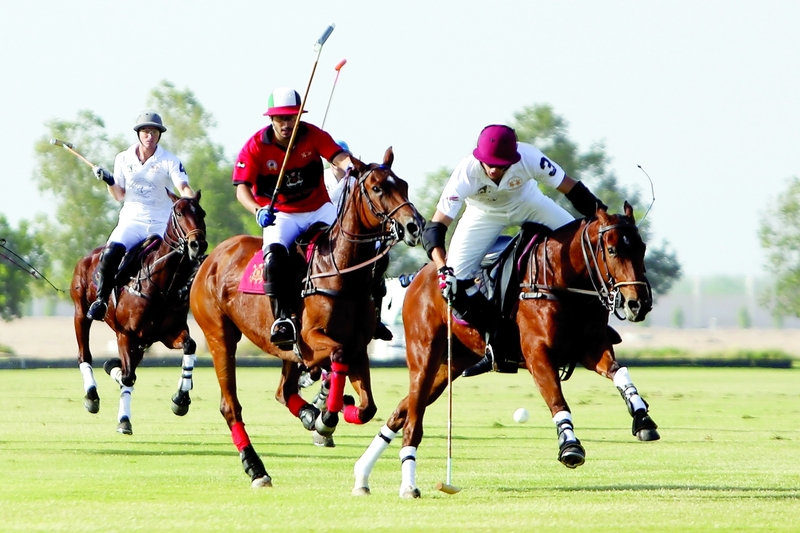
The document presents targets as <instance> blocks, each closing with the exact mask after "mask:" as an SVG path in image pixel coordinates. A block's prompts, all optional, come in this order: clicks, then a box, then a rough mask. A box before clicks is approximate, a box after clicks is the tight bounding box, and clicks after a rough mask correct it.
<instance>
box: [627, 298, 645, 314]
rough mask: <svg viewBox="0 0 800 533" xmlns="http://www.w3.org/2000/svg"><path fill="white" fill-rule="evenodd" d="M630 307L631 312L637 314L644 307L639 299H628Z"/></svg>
mask: <svg viewBox="0 0 800 533" xmlns="http://www.w3.org/2000/svg"><path fill="white" fill-rule="evenodd" d="M628 309H630V310H631V312H633V313H634V314H636V313H638V312H639V311H640V310H641V309H642V306H641V304H640V303H639V300H628Z"/></svg>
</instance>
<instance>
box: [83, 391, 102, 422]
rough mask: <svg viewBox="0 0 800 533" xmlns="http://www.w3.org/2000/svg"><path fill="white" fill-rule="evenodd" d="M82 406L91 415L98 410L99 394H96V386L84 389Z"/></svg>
mask: <svg viewBox="0 0 800 533" xmlns="http://www.w3.org/2000/svg"><path fill="white" fill-rule="evenodd" d="M83 406H84V407H85V408H86V410H87V411H89V412H90V413H92V414H93V415H95V414H97V413H98V411H100V396H99V395H98V394H97V387H92V388H90V389H89V390H88V391H86V396H84V397H83Z"/></svg>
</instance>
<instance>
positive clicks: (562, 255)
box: [353, 202, 659, 498]
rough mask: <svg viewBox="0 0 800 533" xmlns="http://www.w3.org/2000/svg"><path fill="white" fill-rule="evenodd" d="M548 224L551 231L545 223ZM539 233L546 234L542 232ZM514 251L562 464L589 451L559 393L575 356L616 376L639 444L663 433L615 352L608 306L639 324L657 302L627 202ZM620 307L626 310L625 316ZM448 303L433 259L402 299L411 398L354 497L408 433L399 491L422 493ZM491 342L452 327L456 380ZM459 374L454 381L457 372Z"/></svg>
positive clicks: (364, 467) (372, 451)
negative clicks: (418, 477) (425, 437)
mask: <svg viewBox="0 0 800 533" xmlns="http://www.w3.org/2000/svg"><path fill="white" fill-rule="evenodd" d="M544 229H545V230H546V228H544ZM540 237H541V238H540ZM530 243H531V244H530V246H529V247H528V248H527V249H526V250H525V251H524V252H523V253H521V254H520V255H519V257H516V258H514V259H516V260H517V261H518V263H517V264H518V265H519V274H518V277H517V278H516V280H520V278H521V281H522V283H521V284H520V283H519V281H517V282H516V287H515V288H518V289H519V292H518V293H517V292H515V293H514V296H516V295H518V298H514V299H513V300H512V302H513V301H514V300H516V301H517V302H518V304H517V305H516V309H515V311H516V313H513V312H512V313H511V316H515V320H516V324H517V325H518V327H519V334H520V347H521V351H522V354H523V360H524V364H525V366H526V367H527V369H528V370H529V371H530V373H531V375H532V376H533V379H534V381H535V383H536V385H537V387H538V388H539V392H540V393H541V394H542V397H543V398H544V400H545V402H546V403H547V405H548V406H549V407H550V412H551V414H552V415H553V421H554V422H555V423H556V428H557V433H558V440H559V460H560V461H561V462H562V463H563V464H564V465H566V466H567V467H570V468H575V467H577V466H579V465H581V464H583V462H584V460H585V452H584V450H583V447H582V446H581V444H580V441H579V440H578V439H577V438H576V437H575V433H574V429H573V426H572V417H571V414H570V411H569V406H568V405H567V401H566V400H565V399H564V395H563V393H562V391H561V383H560V382H561V377H560V376H559V369H571V368H572V367H573V366H574V364H575V363H576V362H580V363H581V364H583V366H585V367H586V368H588V369H590V370H594V371H595V372H597V373H599V374H600V375H602V376H605V377H607V378H609V379H613V381H614V383H615V384H616V385H617V387H618V388H619V389H620V392H621V393H622V395H623V398H625V402H626V404H627V405H628V409H629V412H630V413H631V415H632V416H633V419H634V420H633V433H634V435H636V436H637V437H638V438H639V439H640V440H656V439H658V438H659V435H658V432H657V431H656V425H655V423H654V422H653V421H652V419H651V418H650V417H649V415H648V414H647V404H646V403H644V401H643V400H642V399H641V397H640V396H639V394H638V392H637V390H636V388H635V387H634V386H633V384H632V383H631V381H630V376H629V375H628V371H627V368H625V367H621V366H620V365H619V364H618V363H617V361H616V359H615V356H614V343H615V342H618V340H619V339H618V338H617V335H616V332H614V331H613V330H612V329H610V328H609V327H608V317H609V314H610V312H612V311H613V312H614V313H615V314H617V316H618V317H620V318H622V317H624V318H627V319H628V320H631V321H633V322H639V321H641V320H644V317H645V315H646V314H647V313H648V312H649V310H650V309H651V307H652V295H651V293H650V286H649V284H648V282H647V279H646V277H645V275H644V271H645V268H644V253H645V245H644V243H643V242H642V239H641V237H640V236H639V232H638V229H637V227H636V224H635V221H634V218H633V209H632V208H631V206H630V205H629V204H628V203H627V202H625V215H624V216H622V215H608V214H607V213H606V211H605V210H602V209H598V210H597V213H596V217H594V218H592V219H589V220H586V219H581V220H576V221H574V222H571V223H569V224H567V225H565V226H563V227H561V228H559V229H556V230H554V231H552V232H549V231H546V232H545V234H544V236H543V237H542V236H541V235H539V236H537V238H535V239H533V240H532V241H530ZM620 311H621V312H622V313H623V314H620ZM447 316H448V305H447V303H446V301H445V300H444V299H443V298H442V295H441V293H440V291H439V288H438V283H437V274H436V268H435V265H434V264H433V263H428V264H427V265H426V266H425V267H424V268H423V269H422V270H421V271H420V272H419V274H418V275H417V276H416V277H415V278H414V280H413V282H412V283H411V285H410V286H409V288H408V292H407V293H406V296H405V300H404V303H403V323H404V327H405V339H406V358H407V362H408V368H409V371H410V374H411V375H410V383H411V386H410V389H409V393H408V396H407V397H406V398H404V399H403V400H402V401H401V402H400V404H399V405H398V406H397V408H396V409H395V411H394V412H393V413H392V415H391V416H390V417H389V420H388V421H387V422H386V425H385V426H383V428H381V430H380V432H379V434H378V435H377V436H376V437H375V439H374V440H373V442H372V444H371V445H370V446H369V448H368V449H367V450H366V451H365V452H364V454H363V455H362V456H361V458H360V459H359V460H358V462H357V463H356V465H355V469H354V472H355V487H354V489H353V494H354V495H365V494H369V474H370V472H371V471H372V468H373V467H374V465H375V462H376V461H377V460H378V458H379V457H380V455H381V453H382V452H383V451H384V450H385V449H386V448H387V447H388V446H389V443H390V442H391V440H392V439H393V438H394V437H395V436H396V435H397V434H398V433H399V431H400V430H401V429H402V430H403V449H402V450H401V453H400V455H401V457H403V466H402V482H401V486H400V496H401V497H405V498H418V497H419V496H420V491H419V489H418V488H417V486H416V481H415V471H416V466H415V465H416V451H417V447H418V446H419V444H420V442H421V441H422V428H423V426H422V419H423V416H424V414H425V408H426V406H428V405H430V404H432V403H433V402H434V401H436V399H437V398H439V396H440V395H441V394H442V393H443V391H444V390H445V389H446V388H447V385H448V365H447V362H448V356H447V350H448V337H447V322H448V318H447ZM485 346H486V343H485V341H484V339H483V337H482V336H481V335H480V334H479V333H478V331H477V330H476V329H474V328H473V327H471V326H470V325H468V324H466V323H463V322H458V321H455V320H454V321H453V323H452V348H451V349H452V353H451V355H452V358H451V360H452V368H451V372H452V375H453V376H458V375H460V374H461V372H462V371H463V370H465V369H467V368H469V367H470V366H472V365H473V364H475V362H476V361H477V360H478V359H479V358H480V356H481V355H482V354H483V353H484V349H485ZM454 379H455V378H454Z"/></svg>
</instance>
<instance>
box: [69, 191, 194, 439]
mask: <svg viewBox="0 0 800 533" xmlns="http://www.w3.org/2000/svg"><path fill="white" fill-rule="evenodd" d="M167 194H168V195H169V197H170V198H171V199H172V201H173V205H172V214H171V215H170V219H169V223H168V224H167V230H166V232H165V234H164V237H163V238H162V237H160V236H158V235H151V236H150V237H148V238H147V239H146V240H145V241H144V242H143V243H141V245H139V246H135V247H132V248H131V250H129V251H128V253H126V255H125V257H124V258H123V259H122V262H121V265H120V269H119V273H118V274H117V277H116V283H115V288H114V291H113V292H112V294H111V296H110V297H109V299H108V312H107V313H106V316H105V323H106V324H108V325H109V327H110V328H111V329H112V330H114V331H115V332H116V334H117V348H118V350H119V358H113V359H110V360H108V361H106V363H105V364H104V365H103V368H104V369H105V371H106V373H108V374H109V375H110V376H111V377H112V378H113V379H114V381H116V382H117V383H118V384H119V386H120V403H119V413H118V415H117V419H118V422H119V424H118V426H117V431H118V432H120V433H123V434H126V435H130V434H132V433H133V428H132V426H131V413H130V401H131V393H132V392H133V384H134V382H135V381H136V367H138V366H139V363H141V362H142V358H143V357H144V352H145V350H146V349H147V348H149V347H150V346H151V345H152V344H154V343H156V342H161V343H163V344H164V346H166V347H167V348H171V349H173V350H176V349H179V348H182V349H183V373H182V375H181V378H180V380H179V382H178V392H176V393H175V395H173V397H172V411H173V412H174V413H175V414H176V415H178V416H183V415H185V414H186V413H187V412H188V411H189V404H190V403H191V399H190V397H189V390H191V388H192V370H193V369H194V362H195V347H196V343H195V341H194V340H193V339H192V338H191V336H189V327H188V325H187V324H186V317H187V315H188V313H189V285H190V284H191V281H192V276H193V275H194V273H195V272H196V270H197V267H198V265H199V264H200V261H201V260H202V258H203V254H205V251H206V248H208V243H207V242H206V223H205V211H203V208H202V207H200V191H197V193H196V194H195V196H194V197H193V198H180V197H178V196H176V195H174V194H172V193H171V192H170V191H169V190H167ZM102 249H103V248H102V247H100V248H95V249H94V250H92V252H91V253H90V254H89V255H87V256H86V257H84V258H83V259H81V260H80V261H78V264H77V265H76V266H75V272H74V274H73V277H72V286H71V287H70V296H71V297H72V302H73V303H74V304H75V318H74V322H75V335H76V337H77V339H78V364H79V366H80V369H81V374H83V386H84V390H85V392H86V396H85V398H84V404H83V405H84V407H85V408H86V410H87V411H89V412H90V413H97V412H98V411H99V410H100V397H99V395H98V394H97V382H96V381H95V379H94V372H93V370H92V353H91V351H90V350H89V330H90V328H91V327H92V320H91V319H90V318H87V317H86V311H87V310H88V309H89V305H90V304H91V303H92V302H93V301H94V300H95V298H96V296H97V288H96V286H95V284H94V283H93V282H92V276H93V272H94V271H95V269H96V268H97V263H98V261H99V258H100V252H101V251H102Z"/></svg>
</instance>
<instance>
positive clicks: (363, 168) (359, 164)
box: [350, 155, 367, 174]
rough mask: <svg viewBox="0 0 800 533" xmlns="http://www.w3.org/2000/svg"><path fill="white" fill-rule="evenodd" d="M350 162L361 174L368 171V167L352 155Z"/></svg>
mask: <svg viewBox="0 0 800 533" xmlns="http://www.w3.org/2000/svg"><path fill="white" fill-rule="evenodd" d="M350 161H351V162H352V163H353V166H354V167H356V170H357V171H358V173H359V174H363V173H364V172H365V171H366V170H367V165H365V164H364V162H363V161H361V160H360V159H356V157H355V156H353V155H351V156H350Z"/></svg>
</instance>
